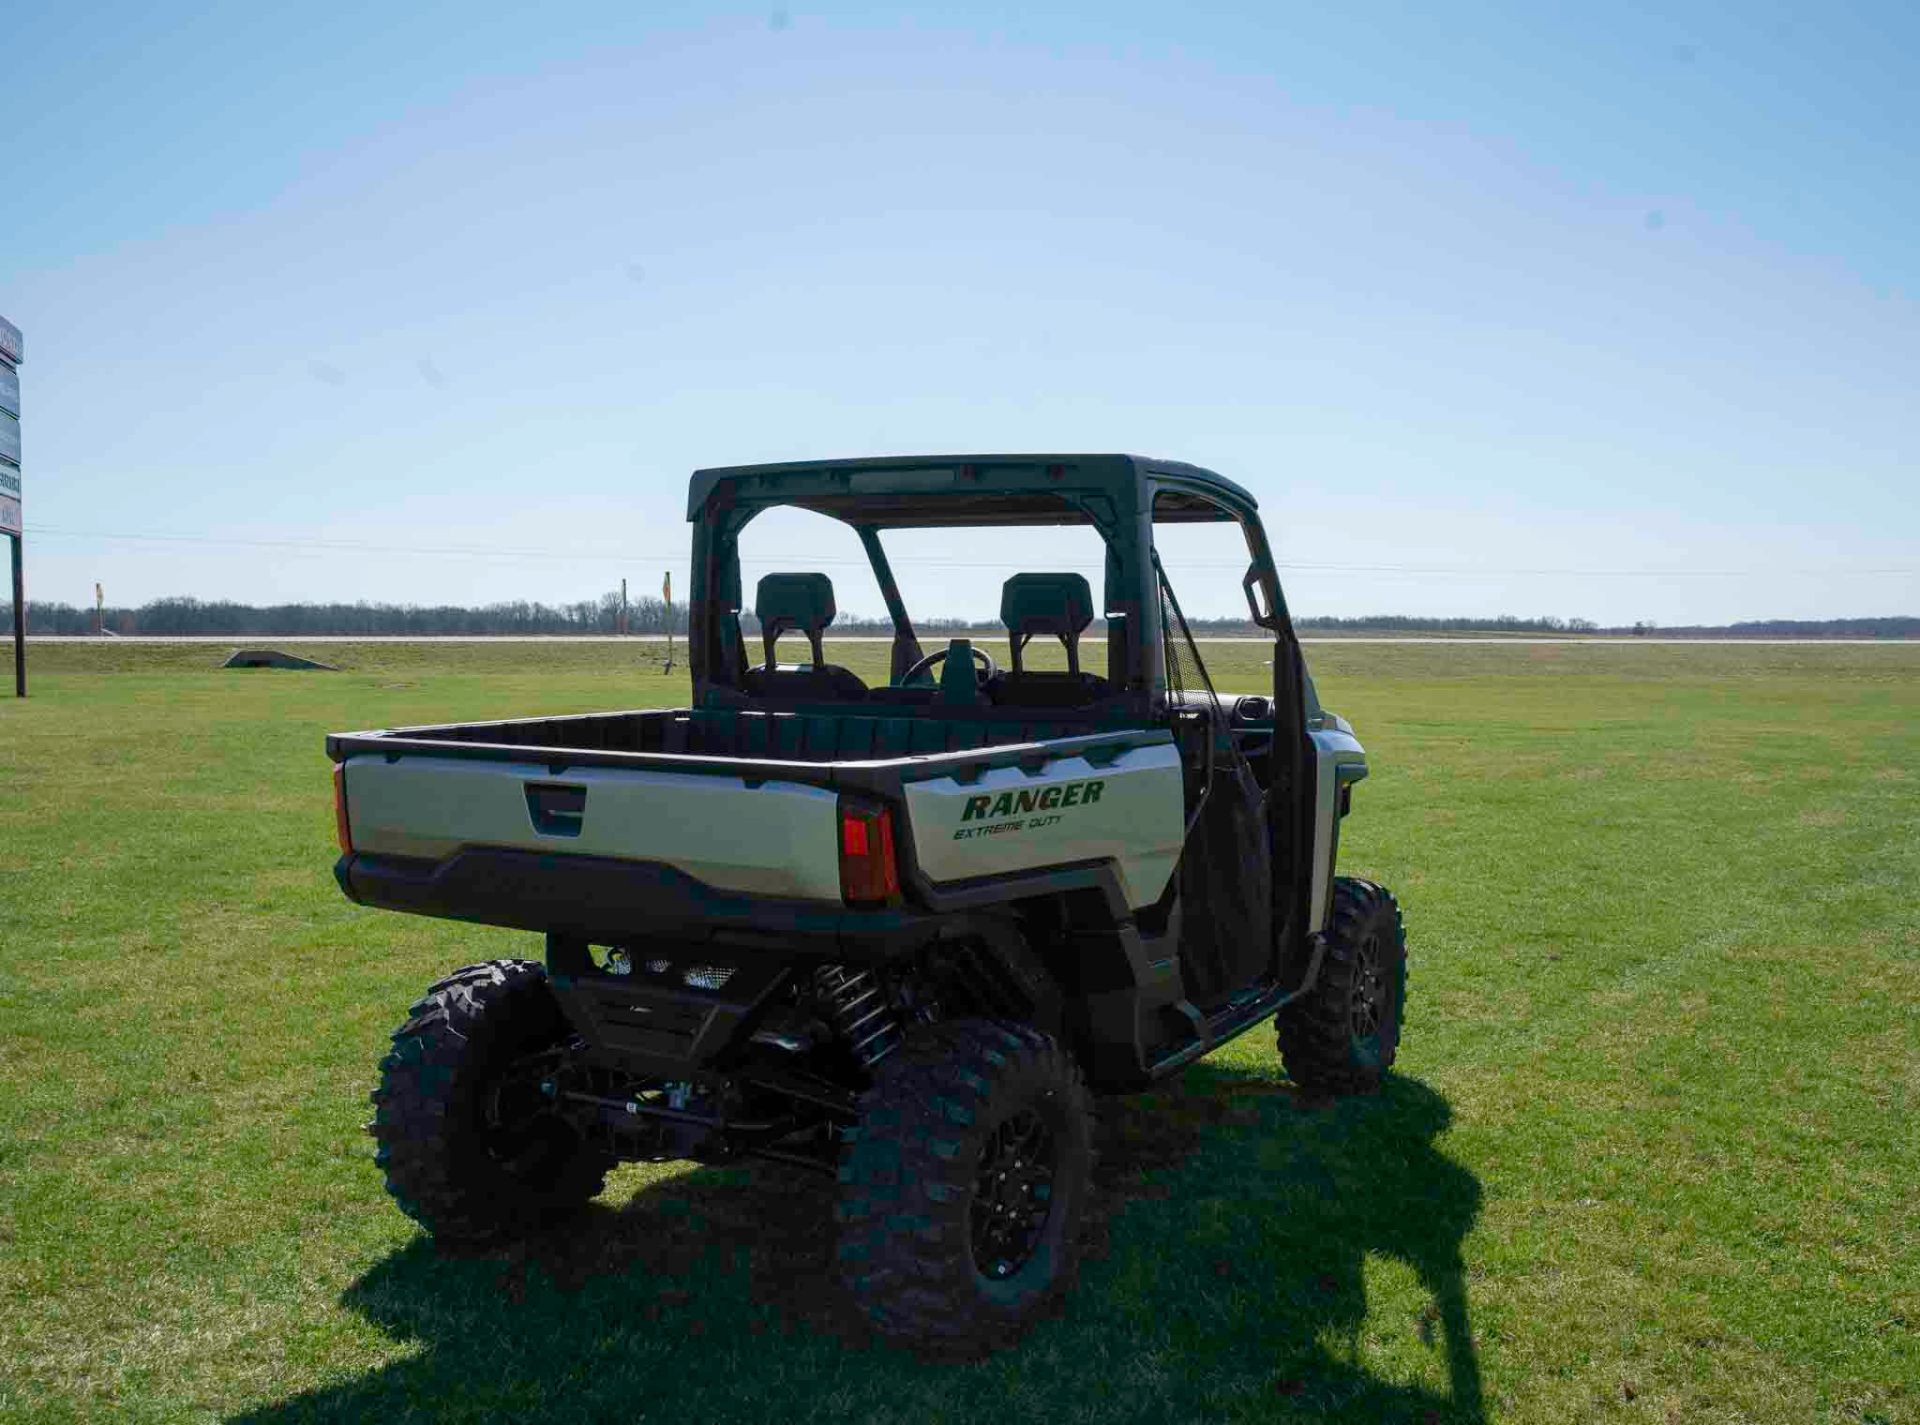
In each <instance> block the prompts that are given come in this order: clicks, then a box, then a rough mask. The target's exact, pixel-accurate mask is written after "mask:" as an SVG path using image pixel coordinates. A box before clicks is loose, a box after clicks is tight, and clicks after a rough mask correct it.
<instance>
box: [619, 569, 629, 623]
mask: <svg viewBox="0 0 1920 1425" xmlns="http://www.w3.org/2000/svg"><path fill="white" fill-rule="evenodd" d="M618 632H619V634H620V636H621V637H622V638H625V637H626V636H627V580H626V576H625V575H622V576H621V579H620V627H619V630H618Z"/></svg>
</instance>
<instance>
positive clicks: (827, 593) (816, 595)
mask: <svg viewBox="0 0 1920 1425" xmlns="http://www.w3.org/2000/svg"><path fill="white" fill-rule="evenodd" d="M837 612H838V610H837V609H835V608H834V606H833V580H831V579H829V578H828V577H827V576H826V575H825V574H763V575H761V577H760V583H759V585H758V587H756V588H755V590H754V593H753V613H754V617H756V618H757V619H759V620H760V639H761V642H762V643H763V644H764V645H765V646H766V653H767V660H766V661H767V666H768V667H769V668H771V667H772V666H773V646H774V644H775V643H777V642H778V641H779V639H780V635H781V634H783V633H786V632H788V631H789V630H792V629H799V630H800V632H802V633H804V634H806V636H807V642H808V643H809V644H810V645H811V646H812V648H813V661H814V662H815V663H822V662H824V661H825V659H824V658H823V656H822V654H821V651H820V635H821V634H822V633H823V632H825V631H826V627H827V625H828V624H830V623H832V622H833V616H834V614H835V613H837Z"/></svg>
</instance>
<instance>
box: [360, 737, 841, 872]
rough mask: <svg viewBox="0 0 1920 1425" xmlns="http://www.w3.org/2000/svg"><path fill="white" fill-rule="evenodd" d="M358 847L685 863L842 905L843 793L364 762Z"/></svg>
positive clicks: (639, 774) (411, 760)
mask: <svg viewBox="0 0 1920 1425" xmlns="http://www.w3.org/2000/svg"><path fill="white" fill-rule="evenodd" d="M342 766H343V769H344V773H345V781H346V797H347V820H348V825H349V827H350V828H351V835H352V838H353V849H354V850H355V851H356V852H368V853H371V854H374V855H385V856H408V857H418V858H423V859H426V860H431V861H444V860H446V859H447V858H448V857H449V856H452V855H453V854H454V853H456V852H458V851H459V850H461V849H462V848H464V847H477V846H486V847H509V848H514V849H518V850H526V851H538V852H543V853H557V854H561V855H578V856H595V857H611V858H615V859H620V860H631V861H647V862H653V863H656V864H663V865H668V866H672V867H674V868H675V869H676V870H679V871H682V872H684V873H685V874H687V875H689V876H692V877H694V878H695V879H696V880H699V881H702V882H704V883H705V884H707V885H709V886H712V887H714V888H715V889H719V890H728V891H737V892H741V893H744V894H749V895H761V896H778V897H782V898H787V899H798V900H817V901H832V902H834V903H835V904H838V902H839V900H840V859H839V843H838V835H839V823H838V818H837V807H836V803H837V798H836V796H835V794H834V793H833V792H832V791H830V790H828V789H827V788H824V787H816V786H808V785H806V784H803V783H800V782H785V781H774V780H762V779H760V778H755V779H753V781H752V782H751V783H749V782H748V781H747V780H746V779H745V778H742V777H735V776H725V775H718V774H712V773H704V772H701V773H693V772H658V771H649V770H641V769H638V768H634V769H627V768H611V767H590V766H589V767H570V768H568V769H567V770H566V772H565V773H563V774H561V775H555V774H554V773H553V772H551V771H550V770H549V769H548V768H547V766H546V765H545V764H543V763H539V762H511V761H496V760H490V759H489V760H481V759H474V758H465V757H444V758H442V757H435V756H434V755H433V754H431V753H419V752H409V753H408V754H406V755H404V756H401V757H399V758H397V759H390V758H389V757H388V756H387V755H385V754H370V755H369V754H362V755H359V756H353V757H349V758H347V759H346V761H345V762H344V763H343V764H342Z"/></svg>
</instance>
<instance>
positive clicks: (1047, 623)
mask: <svg viewBox="0 0 1920 1425" xmlns="http://www.w3.org/2000/svg"><path fill="white" fill-rule="evenodd" d="M1000 622H1002V623H1004V624H1005V625H1006V626H1007V632H1009V633H1011V634H1014V635H1016V636H1027V637H1031V636H1032V635H1033V634H1036V633H1051V634H1054V635H1056V636H1058V637H1060V638H1078V637H1079V636H1080V635H1081V634H1082V633H1084V632H1085V631H1086V627H1087V625H1088V624H1090V623H1092V622H1093V590H1092V589H1090V588H1089V587H1088V586H1087V579H1086V576H1085V575H1084V574H1015V575H1014V576H1013V577H1012V578H1011V579H1009V580H1007V582H1006V583H1004V584H1002V585H1001V586H1000Z"/></svg>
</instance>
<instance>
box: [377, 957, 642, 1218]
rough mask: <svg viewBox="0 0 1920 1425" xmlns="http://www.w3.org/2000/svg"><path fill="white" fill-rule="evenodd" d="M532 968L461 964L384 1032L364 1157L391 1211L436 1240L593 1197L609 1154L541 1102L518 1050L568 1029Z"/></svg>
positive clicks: (542, 975) (557, 1212)
mask: <svg viewBox="0 0 1920 1425" xmlns="http://www.w3.org/2000/svg"><path fill="white" fill-rule="evenodd" d="M569 1032H570V1031H569V1030H568V1028H567V1024H566V1019H565V1017H564V1016H563V1015H562V1014H561V1012H560V1006H559V1005H558V1004H557V1003H556V1002H555V1000H554V997H553V992H552V990H551V989H549V988H548V986H547V974H546V971H545V969H543V968H542V967H541V966H539V965H537V964H534V963H532V962H530V961H526V960H493V961H489V962H488V963H487V964H484V965H469V966H468V967H467V968H466V969H464V970H460V971H457V972H456V973H454V974H452V975H449V976H448V977H447V978H446V979H444V980H442V981H440V983H439V984H437V985H435V986H434V987H433V988H432V989H430V990H428V991H427V993H426V997H425V998H423V999H422V1000H420V1002H419V1003H417V1004H416V1005H414V1006H413V1008H412V1010H411V1011H409V1014H408V1018H407V1022H406V1023H405V1024H403V1025H401V1026H400V1028H399V1029H398V1030H396V1031H395V1032H394V1036H393V1049H392V1051H391V1052H390V1053H388V1055H387V1056H386V1058H384V1059H383V1060H381V1062H380V1085H379V1087H378V1088H376V1089H375V1090H374V1091H373V1104H374V1116H373V1124H372V1131H373V1136H374V1139H375V1141H376V1142H377V1143H378V1144H379V1150H378V1151H377V1152H376V1153H375V1155H374V1161H375V1162H377V1163H379V1165H380V1167H381V1168H382V1170H384V1172H385V1173H386V1178H387V1191H388V1192H390V1193H392V1194H393V1197H394V1200H395V1201H396V1202H398V1203H399V1204H400V1207H401V1210H402V1211H404V1212H405V1213H406V1214H407V1216H409V1217H411V1218H413V1220H414V1221H416V1222H418V1223H419V1224H420V1225H421V1226H422V1227H425V1228H426V1229H427V1230H428V1231H429V1232H431V1233H432V1234H433V1235H434V1236H435V1237H436V1238H439V1239H440V1240H442V1241H449V1242H487V1241H492V1240H495V1239H498V1238H502V1237H509V1236H513V1235H515V1234H518V1233H522V1232H527V1231H531V1230H533V1229H535V1228H538V1227H540V1226H543V1225H545V1224H546V1223H548V1222H551V1221H553V1220H555V1219H556V1218H559V1217H562V1216H564V1215H566V1214H567V1213H569V1212H572V1211H575V1210H577V1209H578V1208H580V1207H582V1206H583V1205H584V1204H586V1203H587V1202H588V1201H589V1200H590V1199H592V1198H593V1196H594V1195H595V1194H596V1193H598V1192H599V1191H600V1189H601V1187H602V1186H603V1185H604V1183H605V1181H606V1174H607V1169H608V1168H609V1167H610V1166H611V1165H612V1161H611V1159H609V1158H608V1157H606V1156H605V1155H603V1154H601V1153H598V1152H596V1151H594V1150H593V1149H592V1148H590V1147H589V1146H587V1145H586V1144H584V1143H583V1142H582V1141H581V1140H580V1138H579V1137H578V1135H577V1134H576V1133H575V1132H574V1130H573V1129H572V1128H570V1127H568V1126H567V1124H566V1123H565V1122H564V1121H563V1120H561V1119H560V1118H559V1117H558V1116H556V1115H555V1114H554V1113H552V1112H551V1111H550V1110H549V1109H548V1108H547V1106H546V1100H545V1098H544V1095H542V1094H541V1091H540V1083H539V1077H540V1076H539V1073H538V1069H537V1066H536V1067H533V1068H529V1066H528V1064H527V1060H528V1057H529V1056H530V1055H535V1054H537V1053H539V1051H541V1050H543V1049H548V1048H552V1047H553V1046H554V1045H556V1044H559V1043H561V1042H563V1041H564V1040H565V1039H566V1038H567V1037H568V1035H569Z"/></svg>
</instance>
